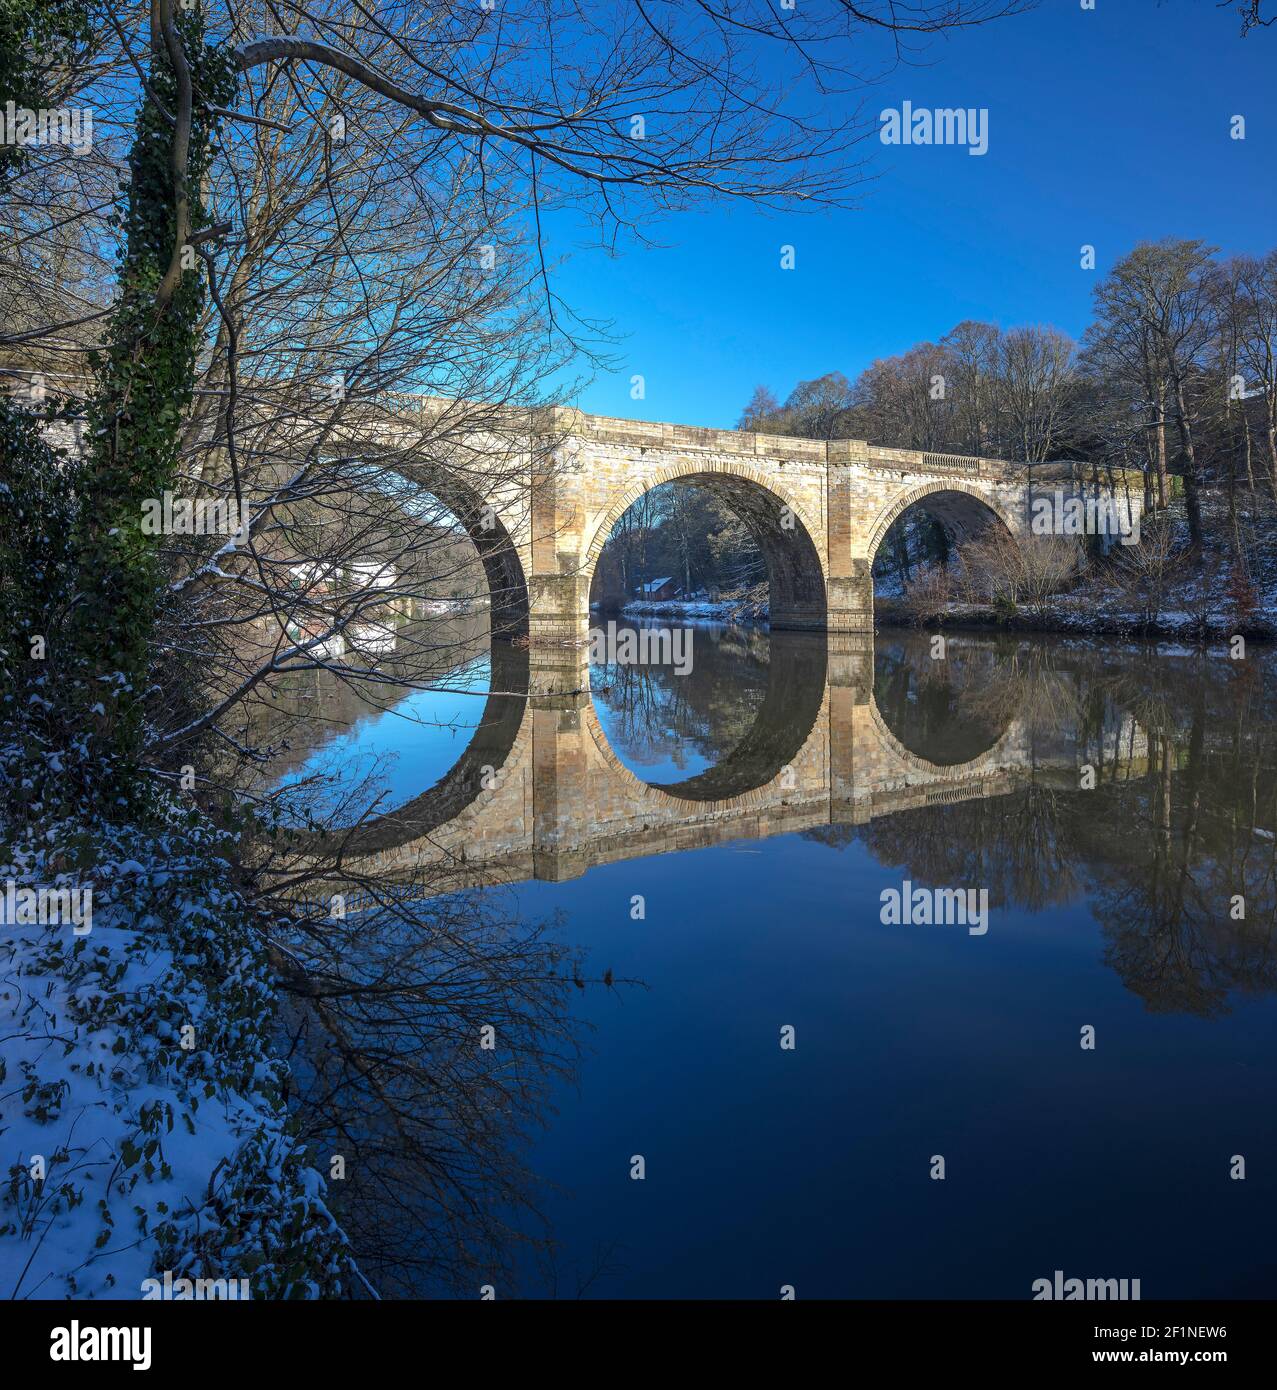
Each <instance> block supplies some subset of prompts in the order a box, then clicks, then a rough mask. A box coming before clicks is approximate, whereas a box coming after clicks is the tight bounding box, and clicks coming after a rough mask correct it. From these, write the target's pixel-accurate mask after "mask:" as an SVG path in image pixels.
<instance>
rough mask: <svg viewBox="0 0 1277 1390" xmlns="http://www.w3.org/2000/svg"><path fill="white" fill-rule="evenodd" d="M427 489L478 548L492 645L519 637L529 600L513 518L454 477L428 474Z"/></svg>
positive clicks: (525, 628) (523, 633) (526, 621)
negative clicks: (485, 591) (489, 605)
mask: <svg viewBox="0 0 1277 1390" xmlns="http://www.w3.org/2000/svg"><path fill="white" fill-rule="evenodd" d="M429 491H430V495H431V496H432V497H434V498H436V499H437V500H438V501H439V502H440V503H442V504H443V506H445V507H446V508H447V509H448V510H449V511H450V512H451V513H452V514H453V516H455V517H456V518H457V521H458V523H459V524H460V526H461V528H462V529H463V530H464V531H465V533H466V535H467V536H469V538H470V541H471V543H472V544H473V545H474V548H475V550H476V552H477V553H478V556H479V563H480V564H481V565H482V566H483V573H484V577H485V578H486V579H487V581H488V598H489V602H490V603H491V609H490V622H491V628H492V640H493V645H494V647H495V646H496V644H497V643H498V642H500V641H502V640H504V641H507V642H508V641H510V640H511V639H513V638H516V637H525V636H526V635H527V633H528V624H529V614H530V600H529V594H528V579H527V565H526V557H525V556H524V555H521V554H520V550H519V546H518V543H517V541H516V539H515V531H516V523H514V522H512V521H510V520H509V519H508V518H507V516H506V515H505V508H504V507H499V506H497V505H496V503H495V502H494V501H492V500H489V499H488V498H486V497H484V496H483V494H482V493H481V492H479V491H478V490H476V489H474V488H472V487H470V486H468V485H467V484H465V483H464V482H462V481H461V480H460V479H459V478H456V477H447V478H445V477H440V478H437V479H436V478H432V479H431V482H430V488H429ZM518 529H521V528H518Z"/></svg>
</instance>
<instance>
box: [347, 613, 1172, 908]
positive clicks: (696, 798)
mask: <svg viewBox="0 0 1277 1390" xmlns="http://www.w3.org/2000/svg"><path fill="white" fill-rule="evenodd" d="M763 640H764V641H765V642H766V648H767V650H766V659H765V661H762V662H761V663H760V665H759V669H760V670H761V671H762V672H764V673H765V684H764V688H763V689H762V691H761V698H758V699H757V700H756V701H755V704H754V709H753V718H752V722H750V723H749V725H748V727H747V728H746V729H745V730H744V732H743V734H742V736H741V737H740V738H739V739H738V740H737V741H736V742H735V744H734V746H733V747H731V749H730V750H729V751H727V752H725V753H724V755H723V756H722V757H720V758H719V759H718V760H717V761H716V762H715V763H714V764H713V765H712V766H710V767H708V768H706V769H704V770H701V771H699V772H696V773H695V774H694V775H692V776H690V777H688V778H686V779H684V780H682V781H678V782H670V781H663V782H647V781H644V780H643V779H642V778H641V777H640V776H639V775H638V774H637V773H636V772H635V771H634V770H633V768H632V767H630V766H627V765H626V763H625V762H624V761H623V760H622V757H621V756H619V755H618V751H617V749H616V748H614V747H613V746H612V744H611V743H610V741H609V739H608V736H607V733H606V731H605V728H604V724H603V723H602V722H601V721H600V715H599V710H600V708H601V709H603V711H604V715H605V717H606V716H607V715H608V713H609V710H614V709H615V708H617V707H618V701H619V705H620V707H624V705H625V701H626V700H627V699H631V698H633V699H635V700H637V699H638V698H639V697H640V695H641V694H642V691H643V684H644V682H646V681H652V680H665V681H667V682H668V681H676V680H680V679H682V678H681V677H678V676H675V675H674V674H673V672H668V671H666V672H660V671H657V672H652V671H648V670H645V669H643V668H629V669H628V670H627V671H625V672H620V673H618V672H616V671H609V672H608V673H607V675H606V677H605V679H607V680H610V681H611V682H613V684H612V685H611V686H609V688H608V690H607V694H606V698H600V697H599V695H597V694H596V697H595V699H591V697H590V696H589V695H588V694H576V695H570V696H567V695H564V696H529V695H528V694H527V680H528V665H527V659H526V653H525V652H523V651H521V650H520V649H519V648H518V647H514V646H511V645H509V644H503V643H498V644H495V645H494V647H493V655H492V676H491V690H492V693H491V694H489V696H488V697H487V702H486V706H485V709H484V713H483V717H482V719H481V720H480V721H479V725H478V728H477V729H476V731H475V734H474V737H473V738H472V740H471V742H470V744H469V746H468V747H467V749H466V750H465V752H464V754H463V755H462V757H461V758H460V759H459V761H458V762H457V763H456V765H455V766H454V767H453V768H452V769H451V771H450V772H449V773H448V774H447V775H446V776H444V777H443V778H442V779H441V780H440V781H439V782H437V783H436V784H435V785H434V786H432V787H431V788H430V789H429V790H427V791H425V792H423V793H421V794H420V795H418V796H416V797H414V798H413V799H411V800H410V801H408V802H406V803H405V804H403V805H402V806H400V807H399V808H397V809H396V810H394V811H392V812H390V813H388V814H386V815H383V816H381V817H379V818H377V819H376V820H372V821H369V822H367V823H365V824H362V825H360V826H359V827H358V828H357V829H356V830H353V831H350V832H347V836H346V843H345V847H344V858H345V860H346V862H347V863H348V864H351V865H352V866H354V865H357V866H358V868H359V870H360V873H361V874H371V875H375V876H376V877H377V878H378V879H379V880H382V881H386V880H389V881H392V882H393V881H394V880H396V879H398V878H404V879H407V878H413V879H414V880H417V881H423V880H424V881H427V882H430V883H431V884H432V885H434V884H437V885H439V887H438V888H437V889H436V888H432V891H450V890H453V889H455V888H458V887H466V886H470V887H473V886H487V885H493V884H499V883H509V882H514V881H520V880H523V879H529V878H536V879H547V880H562V879H567V878H573V877H576V876H578V875H580V874H582V873H584V872H586V871H587V870H588V869H590V868H591V867H593V866H595V865H600V864H608V863H615V862H618V861H621V860H627V859H634V858H639V857H643V856H647V855H655V854H665V853H671V852H677V851H680V850H685V849H693V848H701V847H705V846H710V845H716V844H722V843H725V842H728V841H732V840H741V839H748V840H753V839H764V838H767V837H769V836H773V835H779V834H787V833H791V832H796V831H811V830H816V829H819V828H820V827H829V826H839V825H846V826H856V825H864V824H865V823H867V822H869V821H871V820H874V819H875V818H878V817H882V816H887V815H892V814H894V813H897V812H901V811H906V810H910V809H913V808H916V807H927V806H938V805H951V804H954V803H958V802H964V801H971V800H976V799H983V798H989V797H999V796H1004V795H1006V794H1009V793H1011V792H1014V791H1016V790H1019V789H1021V788H1023V787H1024V786H1026V785H1029V784H1033V785H1038V786H1043V785H1045V786H1049V787H1053V788H1057V789H1059V790H1077V789H1078V788H1079V786H1080V785H1082V782H1083V771H1084V769H1086V768H1091V769H1098V770H1099V775H1100V776H1102V777H1105V778H1108V779H1114V778H1118V779H1123V778H1131V777H1139V776H1142V775H1143V774H1144V772H1145V771H1147V768H1148V737H1147V735H1146V733H1145V731H1144V730H1143V728H1142V727H1141V726H1140V724H1139V723H1138V721H1137V720H1136V719H1135V718H1134V717H1133V716H1132V715H1131V714H1129V713H1124V712H1122V711H1121V710H1118V709H1111V710H1110V711H1109V712H1108V713H1107V714H1106V715H1105V716H1104V717H1102V718H1101V719H1099V720H1098V722H1097V721H1095V720H1090V721H1083V720H1080V719H1077V718H1072V717H1069V718H1064V717H1062V716H1061V710H1060V708H1059V702H1058V700H1057V699H1056V695H1057V694H1058V692H1057V691H1055V690H1054V688H1053V685H1052V682H1053V681H1058V679H1059V677H1058V675H1057V674H1056V673H1053V672H1050V671H1045V672H1044V671H1041V670H1038V669H1031V668H1030V667H1029V666H1027V665H1024V664H1021V663H1020V662H1018V660H1017V659H1016V656H1015V654H1014V648H1012V650H1011V651H1010V653H1008V652H1005V651H1004V652H1002V653H1001V654H999V653H998V652H997V651H996V650H995V649H994V646H993V644H991V643H980V642H974V643H972V642H967V643H959V642H950V643H949V644H948V649H947V652H946V655H945V657H944V659H942V660H933V659H932V658H931V654H930V650H931V649H930V645H929V642H928V641H927V640H926V639H922V638H919V637H913V638H908V639H905V638H897V639H892V640H890V641H886V642H882V641H880V643H879V650H878V651H877V653H875V650H874V648H873V646H872V644H871V643H870V642H869V641H868V640H866V639H864V638H862V637H858V636H855V635H849V634H833V633H830V634H803V633H772V634H771V635H770V638H769V639H766V638H764V639H763ZM717 679H718V680H719V681H720V682H721V680H722V671H721V670H719V671H718V673H717ZM596 701H597V707H596ZM608 701H611V702H612V703H611V705H609V703H608ZM433 868H437V869H438V870H439V871H440V872H438V873H427V874H425V875H424V876H423V873H422V871H423V870H430V869H433ZM351 905H352V906H353V904H351Z"/></svg>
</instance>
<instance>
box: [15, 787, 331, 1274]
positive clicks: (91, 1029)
mask: <svg viewBox="0 0 1277 1390" xmlns="http://www.w3.org/2000/svg"><path fill="white" fill-rule="evenodd" d="M182 815H183V822H184V823H183V824H181V825H178V824H176V823H175V824H173V825H172V826H170V827H169V828H167V829H162V830H160V831H158V832H157V831H154V830H153V831H150V832H143V831H141V830H140V829H137V828H130V829H126V830H122V831H115V832H110V833H107V832H104V831H102V830H100V829H99V828H97V827H94V828H93V829H87V828H85V827H68V826H63V827H59V828H57V829H54V830H50V831H48V832H46V834H45V836H44V838H43V839H41V840H39V841H36V842H34V843H32V842H28V843H26V844H24V845H21V846H19V847H17V848H16V849H14V848H12V847H11V848H10V849H9V850H8V851H7V852H6V853H5V854H3V855H0V859H2V858H6V857H7V858H10V859H11V861H12V862H10V863H8V864H2V863H0V894H2V893H3V888H4V885H5V884H6V883H7V882H9V881H12V882H13V883H15V885H17V886H31V885H35V884H51V883H54V882H57V883H59V884H61V885H67V886H69V885H71V884H72V883H74V884H76V885H77V886H81V885H84V884H86V883H91V886H92V889H93V915H92V923H91V928H90V930H89V931H88V932H87V933H85V934H82V935H77V934H76V933H75V932H74V930H73V927H72V926H71V925H70V924H69V923H66V922H60V921H51V922H46V923H43V924H42V923H37V922H28V921H6V922H3V923H2V924H0V1038H2V1039H3V1052H2V1055H0V1174H2V1175H3V1178H4V1181H3V1185H2V1186H0V1296H3V1297H6V1298H62V1297H76V1298H140V1297H143V1296H144V1292H145V1290H144V1289H143V1281H144V1280H147V1279H148V1278H153V1277H157V1276H162V1274H163V1272H164V1271H166V1270H171V1271H173V1275H174V1278H190V1279H197V1278H200V1279H236V1280H239V1279H247V1280H248V1281H249V1283H248V1291H249V1293H250V1296H254V1295H255V1296H259V1297H263V1296H264V1297H280V1296H289V1295H291V1296H294V1297H295V1296H299V1295H300V1296H306V1295H314V1294H317V1293H320V1292H333V1291H335V1290H336V1289H338V1288H339V1287H340V1286H341V1284H342V1283H343V1281H344V1280H345V1279H346V1278H347V1277H349V1276H350V1273H351V1267H350V1265H349V1255H348V1251H347V1249H346V1245H345V1241H344V1239H343V1238H342V1236H341V1233H340V1231H339V1230H338V1229H337V1226H336V1223H335V1222H334V1221H333V1219H332V1217H331V1216H330V1215H329V1213H328V1211H327V1208H326V1207H325V1205H324V1201H323V1183H322V1181H321V1180H320V1178H319V1176H318V1174H317V1173H315V1172H314V1171H313V1170H311V1169H309V1168H308V1167H307V1165H306V1162H305V1158H304V1155H303V1154H302V1153H301V1152H300V1151H299V1150H298V1149H297V1146H296V1144H295V1141H294V1140H293V1138H292V1135H291V1132H290V1127H289V1124H288V1117H287V1114H286V1111H285V1108H284V1105H283V1101H282V1088H283V1083H284V1080H285V1076H286V1070H285V1064H284V1063H283V1062H282V1061H280V1060H279V1059H277V1058H276V1057H275V1056H274V1055H273V1053H272V1050H271V1042H272V1025H273V1019H274V1009H275V995H274V985H273V981H272V978H271V975H270V972H269V970H268V968H267V966H266V964H265V960H264V957H263V954H262V951H261V948H260V946H259V945H258V944H256V943H255V941H254V939H253V936H252V933H251V932H250V931H249V930H247V928H246V920H247V913H248V909H247V908H246V905H245V903H244V902H243V900H242V899H241V898H240V897H239V895H238V894H237V893H236V892H235V891H234V890H233V889H232V888H231V887H230V886H228V883H229V875H228V872H227V864H226V862H225V861H224V859H223V858H222V857H221V852H222V851H224V850H225V848H226V842H225V841H224V840H223V839H221V837H219V836H218V835H216V834H215V833H214V832H212V831H211V830H209V829H208V828H207V827H203V826H201V825H200V824H198V823H197V822H196V823H192V820H191V817H192V816H193V815H194V813H192V812H189V811H184V812H183V813H182ZM69 860H74V861H75V862H78V863H80V864H82V865H88V866H90V867H88V868H85V869H80V870H76V871H73V872H72V871H64V872H63V873H61V874H57V873H55V872H54V866H55V864H62V863H66V862H68V861H69Z"/></svg>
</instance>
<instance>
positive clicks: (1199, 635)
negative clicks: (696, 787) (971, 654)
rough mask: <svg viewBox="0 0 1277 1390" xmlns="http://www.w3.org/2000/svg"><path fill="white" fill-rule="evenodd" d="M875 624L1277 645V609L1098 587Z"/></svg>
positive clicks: (694, 616) (754, 618)
mask: <svg viewBox="0 0 1277 1390" xmlns="http://www.w3.org/2000/svg"><path fill="white" fill-rule="evenodd" d="M621 611H622V615H623V616H624V617H627V618H645V619H653V618H663V619H665V620H666V621H676V622H690V621H695V622H704V621H713V622H720V623H766V622H767V619H768V612H767V604H766V603H765V602H763V603H762V604H761V605H755V606H753V607H751V608H750V609H749V611H745V612H743V611H742V610H741V609H740V608H739V607H738V606H736V605H733V604H729V603H724V602H719V603H712V602H708V601H698V602H695V603H684V602H681V601H679V600H677V599H669V600H665V601H659V602H658V601H650V602H648V601H644V602H636V603H627V604H626V605H625V607H624V608H623V609H622V610H621ZM874 620H875V623H876V624H879V625H883V626H888V627H923V628H953V629H958V630H961V629H970V630H973V631H991V630H992V631H1002V632H1005V631H1008V630H1009V631H1014V632H1040V633H1060V634H1062V635H1065V636H1071V637H1144V638H1158V639H1165V640H1169V641H1176V642H1195V643H1199V644H1200V643H1205V642H1217V641H1222V640H1225V639H1227V638H1230V637H1233V636H1242V637H1245V638H1246V639H1247V640H1248V641H1257V642H1271V641H1275V640H1277V603H1272V602H1269V603H1261V604H1259V605H1258V606H1256V607H1255V608H1254V609H1252V610H1251V611H1249V612H1247V613H1245V614H1238V613H1237V612H1236V611H1235V610H1233V609H1232V608H1231V607H1230V605H1229V603H1228V601H1227V598H1226V597H1224V598H1221V599H1219V600H1214V599H1211V598H1208V597H1203V596H1202V595H1201V594H1200V593H1194V594H1190V595H1187V596H1185V595H1182V594H1181V595H1178V596H1176V597H1175V598H1174V599H1173V600H1172V601H1171V602H1169V603H1168V604H1167V605H1166V606H1165V607H1161V606H1159V607H1158V608H1157V609H1156V610H1153V609H1148V608H1146V609H1144V610H1142V611H1141V610H1136V609H1133V608H1130V607H1127V606H1124V605H1123V604H1121V603H1120V602H1116V601H1114V600H1113V599H1111V598H1108V597H1106V596H1105V595H1103V594H1101V593H1097V592H1096V591H1095V590H1094V589H1091V588H1085V589H1078V590H1076V591H1074V592H1073V593H1068V594H1057V595H1054V596H1052V597H1051V598H1050V599H1047V600H1044V601H1042V602H1039V603H1034V604H1031V605H1030V604H1026V605H1023V606H1020V607H1017V608H1014V609H1008V608H1006V607H996V606H994V605H992V604H977V603H961V602H956V601H952V602H944V603H935V604H925V605H924V604H920V603H918V602H917V601H916V600H911V599H906V598H895V597H888V598H876V599H875V600H874Z"/></svg>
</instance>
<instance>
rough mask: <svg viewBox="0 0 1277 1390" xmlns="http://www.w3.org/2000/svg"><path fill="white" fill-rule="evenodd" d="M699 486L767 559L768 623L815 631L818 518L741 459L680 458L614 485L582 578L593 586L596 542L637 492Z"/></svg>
mask: <svg viewBox="0 0 1277 1390" xmlns="http://www.w3.org/2000/svg"><path fill="white" fill-rule="evenodd" d="M673 482H683V483H691V484H694V485H695V486H697V487H703V488H704V489H705V490H706V491H707V492H709V493H711V494H712V495H713V496H714V497H716V498H717V499H718V500H719V501H720V502H722V503H723V504H724V505H725V506H726V507H727V508H728V509H729V510H730V511H731V512H733V513H734V514H735V515H736V516H738V517H739V518H740V519H741V521H743V522H744V524H745V526H746V527H747V528H748V530H749V533H750V535H751V537H752V538H753V540H754V543H755V544H756V545H757V546H758V549H759V551H760V552H761V554H762V556H763V560H764V561H765V563H766V565H767V581H768V590H769V595H770V603H769V608H770V613H771V626H772V627H773V628H781V629H797V630H804V629H805V630H820V629H822V628H823V627H824V626H825V621H826V612H827V605H826V594H825V564H824V559H823V550H824V545H823V540H824V533H823V523H822V521H821V518H819V517H812V516H810V515H808V514H807V510H808V509H807V508H806V507H805V506H804V505H803V503H802V502H801V501H800V500H799V499H798V498H797V497H795V496H794V495H792V494H791V493H789V491H788V490H787V489H786V488H784V486H783V483H782V482H781V481H780V480H778V478H777V477H776V471H775V470H774V469H773V470H769V471H765V470H764V469H762V468H760V467H751V466H749V465H747V464H733V465H730V466H725V467H714V466H712V465H707V464H706V463H705V462H700V461H695V460H691V459H689V460H687V461H686V462H685V463H677V464H667V465H665V466H663V467H660V468H655V469H651V470H645V471H644V473H643V476H642V478H641V479H639V480H638V481H636V482H634V483H631V484H629V485H628V486H627V487H625V488H624V489H622V490H621V491H620V492H619V493H618V494H617V495H616V496H615V497H614V498H613V499H612V501H611V503H610V505H609V506H608V507H607V508H606V510H605V511H604V512H603V514H602V516H601V517H600V518H599V520H598V522H597V524H596V525H595V527H594V530H593V532H592V534H591V536H590V539H589V541H588V543H587V544H586V546H585V551H584V555H583V557H582V558H583V562H584V565H583V568H584V573H585V579H586V584H587V586H589V587H592V586H593V583H594V573H595V569H596V568H597V565H598V561H599V556H600V555H601V554H602V553H603V547H604V546H605V545H606V544H607V542H608V540H609V539H610V538H611V535H612V531H613V528H614V527H615V526H616V523H617V522H618V521H620V519H621V517H622V516H623V515H624V514H625V512H626V510H627V509H628V508H629V507H631V506H632V505H633V504H634V503H635V502H637V501H638V499H639V498H640V497H642V496H643V494H644V493H647V492H650V491H651V490H652V489H653V488H655V487H659V486H661V485H662V484H663V483H673Z"/></svg>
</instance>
